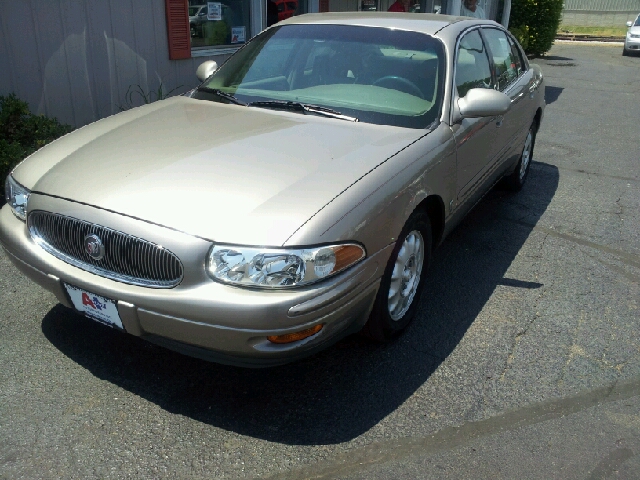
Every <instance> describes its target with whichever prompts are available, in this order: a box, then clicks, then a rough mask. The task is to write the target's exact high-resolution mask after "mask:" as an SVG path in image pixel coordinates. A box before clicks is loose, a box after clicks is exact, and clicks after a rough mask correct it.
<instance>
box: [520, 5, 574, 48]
mask: <svg viewBox="0 0 640 480" xmlns="http://www.w3.org/2000/svg"><path fill="white" fill-rule="evenodd" d="M562 4H563V0H513V3H512V4H511V18H510V19H509V25H510V27H509V30H510V31H511V33H513V35H514V36H515V37H516V38H517V39H518V41H519V42H520V44H521V45H522V47H523V48H524V49H525V51H526V52H527V54H530V55H533V56H538V55H542V54H544V53H546V52H548V51H549V49H550V48H551V45H553V40H554V39H555V38H556V33H557V32H558V27H559V26H560V17H561V15H562Z"/></svg>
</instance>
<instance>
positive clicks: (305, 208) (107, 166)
mask: <svg viewBox="0 0 640 480" xmlns="http://www.w3.org/2000/svg"><path fill="white" fill-rule="evenodd" d="M424 133H425V132H424V130H412V129H405V128H396V127H388V126H379V125H371V124H365V123H353V122H346V121H343V120H337V119H330V118H323V117H318V116H311V115H301V114H297V113H290V112H276V111H269V110H263V109H257V108H248V107H241V106H237V105H226V104H220V103H214V102H208V101H203V100H194V99H189V98H186V97H177V98H174V99H170V100H164V101H161V102H156V103H154V104H151V105H148V106H145V107H141V108H137V109H133V110H130V111H127V112H124V113H121V114H118V115H115V116H112V117H109V118H106V119H104V120H101V121H99V122H96V123H94V124H91V125H88V126H86V127H83V128H81V129H80V130H77V131H75V132H73V133H71V134H69V135H67V136H65V137H63V138H61V139H59V140H57V141H56V142H53V143H52V144H50V145H48V146H46V147H44V148H43V149H41V150H40V151H38V152H37V153H35V154H34V155H33V156H31V157H30V158H29V159H28V160H27V161H25V162H23V163H22V164H21V165H20V166H18V167H17V168H16V170H15V171H14V177H15V178H16V180H17V181H18V182H20V183H22V184H23V185H24V186H25V187H27V188H30V189H32V190H33V191H34V192H40V193H43V194H47V195H53V196H58V197H62V198H65V199H69V200H73V201H76V202H81V203H85V204H88V205H93V206H96V207H99V208H102V209H107V210H111V211H113V212H117V213H121V214H125V215H128V216H132V217H135V218H139V219H142V220H145V221H148V222H152V223H155V224H158V225H163V226H167V227H171V228H174V229H177V230H180V231H183V232H186V233H189V234H192V235H197V236H200V237H203V238H206V239H210V240H212V241H219V242H231V243H242V244H254V245H281V244H283V243H284V242H285V241H286V240H287V238H289V236H291V235H292V234H293V233H294V232H295V231H296V230H297V229H298V228H299V227H300V226H301V225H303V224H304V223H305V222H306V221H307V220H308V219H309V218H310V217H311V216H313V215H314V214H316V213H317V212H318V211H319V210H321V209H322V208H323V207H324V206H325V205H326V204H327V203H328V202H330V201H331V200H332V199H334V198H335V197H336V196H338V195H340V194H341V193H342V192H343V191H345V190H346V189H348V188H349V187H350V186H351V185H353V184H354V183H355V182H357V181H358V180H359V179H360V178H361V177H363V176H364V175H366V174H367V172H369V171H371V169H373V168H375V167H376V165H378V164H380V163H381V162H382V161H384V160H385V159H387V158H389V157H390V156H392V155H394V154H395V153H396V152H398V151H399V150H401V149H402V148H404V147H405V146H406V145H408V144H409V143H411V142H412V141H414V140H415V139H417V138H418V137H419V136H421V135H424Z"/></svg>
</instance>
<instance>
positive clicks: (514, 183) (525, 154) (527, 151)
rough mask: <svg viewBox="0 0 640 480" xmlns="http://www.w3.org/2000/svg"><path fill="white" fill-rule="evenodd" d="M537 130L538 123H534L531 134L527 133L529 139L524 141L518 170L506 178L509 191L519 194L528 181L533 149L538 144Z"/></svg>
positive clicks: (506, 186) (530, 128)
mask: <svg viewBox="0 0 640 480" xmlns="http://www.w3.org/2000/svg"><path fill="white" fill-rule="evenodd" d="M536 130H537V129H536V122H535V121H534V122H533V123H532V124H531V126H530V127H529V133H527V138H526V139H525V141H524V146H523V147H522V153H521V154H520V160H518V164H517V165H516V169H515V170H514V171H513V173H512V174H511V175H509V176H507V177H505V178H504V182H503V185H504V186H505V188H507V190H511V191H513V192H519V191H520V190H522V187H523V186H524V183H525V182H526V180H527V176H528V175H529V168H530V167H531V160H532V159H533V147H534V146H535V144H536Z"/></svg>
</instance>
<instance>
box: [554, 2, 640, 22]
mask: <svg viewBox="0 0 640 480" xmlns="http://www.w3.org/2000/svg"><path fill="white" fill-rule="evenodd" d="M639 13H640V0H565V2H564V10H563V12H562V24H563V25H574V26H593V27H624V26H625V25H626V23H627V21H629V20H634V19H635V18H636V17H637V16H638V14H639Z"/></svg>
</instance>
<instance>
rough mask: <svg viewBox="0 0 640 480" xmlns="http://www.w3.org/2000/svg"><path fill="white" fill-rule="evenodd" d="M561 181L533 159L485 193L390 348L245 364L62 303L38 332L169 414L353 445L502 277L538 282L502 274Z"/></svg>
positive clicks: (427, 372)
mask: <svg viewBox="0 0 640 480" xmlns="http://www.w3.org/2000/svg"><path fill="white" fill-rule="evenodd" d="M557 186H558V170H557V169H556V167H553V166H551V165H546V164H540V163H535V162H534V164H533V165H532V171H531V174H530V175H529V178H528V182H527V184H526V186H525V188H524V189H523V190H522V191H521V192H520V193H518V194H515V195H514V194H509V193H506V192H501V191H496V190H494V191H492V192H490V193H489V194H488V195H487V197H486V198H485V199H484V200H483V201H482V202H480V204H478V206H477V207H476V208H475V209H474V210H473V211H472V212H471V213H470V214H469V216H468V217H467V218H466V220H465V221H464V222H463V223H462V224H461V225H460V226H459V227H458V228H457V229H456V230H455V231H454V232H453V233H452V234H451V235H450V236H449V238H448V239H447V240H446V241H445V242H444V244H443V245H442V246H441V247H440V248H439V249H438V250H437V251H436V254H435V258H434V262H433V264H432V267H431V270H430V274H429V276H428V280H427V285H426V294H425V295H424V296H423V300H422V304H421V307H420V311H419V318H418V319H417V320H416V322H415V323H414V324H413V325H412V326H411V327H410V328H409V329H408V331H407V332H406V333H405V334H404V335H403V336H401V337H400V338H399V339H398V340H396V341H395V342H394V343H391V344H388V345H377V344H372V343H370V342H368V341H367V340H364V339H362V338H360V337H358V336H352V337H349V338H347V339H345V340H343V341H341V342H339V343H338V344H336V345H334V346H333V347H331V348H329V349H328V350H326V351H323V352H321V353H319V354H318V355H315V356H313V357H311V358H307V359H305V360H302V361H300V362H297V363H294V364H290V365H285V366H281V367H275V368H271V369H264V370H246V369H240V368H234V367H227V366H223V365H217V364H212V363H207V362H204V361H201V360H197V359H193V358H189V357H185V356H182V355H180V354H177V353H174V352H171V351H168V350H165V349H163V348H160V347H157V346H155V345H152V344H150V343H147V342H145V341H143V340H141V339H139V338H137V337H133V336H130V335H126V334H122V333H120V332H117V331H115V330H112V329H110V328H108V327H105V326H103V325H101V324H98V323H96V322H93V321H91V320H88V319H86V318H84V317H81V316H79V315H77V314H75V313H73V312H72V311H70V310H67V309H66V308H64V307H62V306H60V305H58V306H56V307H54V308H53V309H51V310H50V311H49V313H48V314H47V315H46V316H45V317H44V319H43V321H42V330H43V332H44V334H45V336H46V337H47V338H48V339H49V341H50V342H51V343H52V344H53V345H55V346H56V347H57V348H58V349H59V350H60V351H61V352H62V353H64V354H65V355H67V356H68V357H69V358H71V359H72V360H73V361H75V362H77V363H78V364H79V365H81V366H83V367H84V368H86V369H87V370H89V371H90V372H91V373H92V374H94V375H95V376H97V377H99V378H101V379H104V380H107V381H109V382H112V383H114V384H116V385H118V386H120V387H122V388H124V389H126V390H128V391H130V392H132V393H133V394H135V395H138V396H140V397H142V398H144V399H146V400H148V401H150V402H153V403H155V404H157V405H159V406H160V407H162V408H163V409H165V410H167V411H169V412H172V413H175V414H179V415H184V416H186V417H189V418H192V419H195V420H197V421H200V422H204V423H206V424H209V425H212V426H215V427H218V428H222V429H225V430H229V431H233V432H237V433H239V434H242V435H248V436H252V437H256V438H260V439H264V440H267V441H271V442H280V443H285V444H295V445H317V444H335V443H340V442H346V441H349V440H351V439H353V438H355V437H357V436H358V435H361V434H363V433H364V432H366V431H367V430H369V429H370V428H372V427H373V426H374V425H376V424H377V423H379V422H380V421H381V420H382V419H383V418H385V417H386V416H387V415H389V414H390V413H392V412H393V411H394V410H396V409H397V408H398V407H399V406H400V405H401V404H402V403H404V402H405V401H406V400H407V398H408V397H410V396H411V395H412V394H413V393H414V392H415V391H416V390H417V389H419V388H420V387H421V386H422V385H423V384H424V383H425V382H426V381H427V380H428V379H429V377H430V376H431V374H432V373H433V372H434V371H435V370H436V368H438V366H439V365H440V363H441V362H442V361H443V360H444V359H445V358H446V357H447V356H448V355H449V354H450V353H451V352H452V351H453V350H454V349H455V347H456V346H457V345H458V343H459V342H460V340H461V339H462V337H463V336H464V334H465V332H466V331H467V329H468V328H469V327H470V325H471V324H472V323H473V322H474V320H475V319H476V317H477V316H478V314H479V313H480V311H481V310H482V309H483V307H484V305H485V304H486V302H487V301H488V300H489V298H490V296H491V295H492V293H493V291H494V289H495V288H496V286H497V285H509V286H512V287H515V288H518V287H520V288H525V289H531V288H538V287H539V286H540V284H537V283H534V282H525V281H520V280H518V279H509V278H504V275H505V272H506V271H507V269H508V268H509V266H510V264H511V262H512V261H513V259H514V257H515V256H516V254H517V253H518V251H519V250H520V249H521V247H522V246H523V244H524V243H525V241H526V240H527V238H528V237H529V234H530V233H531V230H532V229H533V227H534V226H535V224H536V223H537V221H538V219H539V218H540V216H541V215H542V214H543V213H544V212H545V210H546V208H547V206H548V205H549V203H550V202H551V199H552V198H553V196H554V194H555V192H556V188H557Z"/></svg>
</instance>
